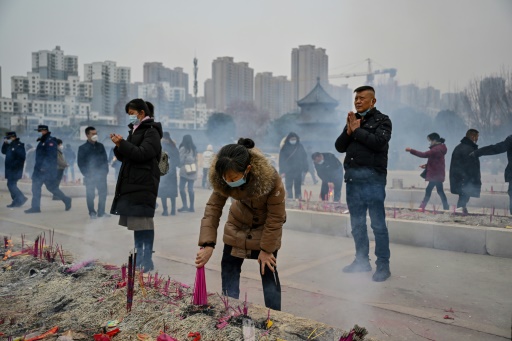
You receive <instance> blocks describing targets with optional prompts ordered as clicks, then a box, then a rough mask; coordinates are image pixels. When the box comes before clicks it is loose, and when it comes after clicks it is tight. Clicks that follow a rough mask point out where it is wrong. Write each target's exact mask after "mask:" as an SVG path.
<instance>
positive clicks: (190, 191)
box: [180, 176, 194, 209]
mask: <svg viewBox="0 0 512 341" xmlns="http://www.w3.org/2000/svg"><path fill="white" fill-rule="evenodd" d="M185 186H187V190H188V195H189V197H190V206H188V205H187V192H185ZM180 196H181V201H182V202H183V207H185V208H186V207H189V208H190V209H193V208H194V180H189V179H186V178H184V177H182V176H180Z"/></svg>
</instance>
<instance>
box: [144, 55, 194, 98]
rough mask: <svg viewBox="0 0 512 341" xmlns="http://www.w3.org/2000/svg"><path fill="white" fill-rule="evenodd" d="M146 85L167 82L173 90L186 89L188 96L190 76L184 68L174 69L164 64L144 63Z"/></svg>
mask: <svg viewBox="0 0 512 341" xmlns="http://www.w3.org/2000/svg"><path fill="white" fill-rule="evenodd" d="M143 79H144V83H146V84H149V83H160V82H167V83H169V85H170V86H171V87H172V88H184V89H185V93H186V94H187V95H188V74H187V73H185V72H183V68H181V67H176V68H174V69H170V68H167V67H165V66H163V64H162V63H158V62H152V63H144V78H143Z"/></svg>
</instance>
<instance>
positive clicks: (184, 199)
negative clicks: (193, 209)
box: [178, 191, 188, 212]
mask: <svg viewBox="0 0 512 341" xmlns="http://www.w3.org/2000/svg"><path fill="white" fill-rule="evenodd" d="M180 196H181V202H182V203H183V206H182V207H181V208H178V212H188V205H187V193H186V192H185V191H183V192H181V191H180Z"/></svg>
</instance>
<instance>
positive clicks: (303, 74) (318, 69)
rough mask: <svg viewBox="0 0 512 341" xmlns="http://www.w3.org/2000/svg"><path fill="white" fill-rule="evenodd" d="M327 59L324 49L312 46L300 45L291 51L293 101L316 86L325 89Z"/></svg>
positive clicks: (326, 82) (326, 83)
mask: <svg viewBox="0 0 512 341" xmlns="http://www.w3.org/2000/svg"><path fill="white" fill-rule="evenodd" d="M328 67H329V58H328V56H327V54H326V53H325V49H322V48H315V46H314V45H300V46H299V47H298V48H294V49H292V83H293V96H294V98H293V99H294V101H298V100H300V99H301V98H303V97H304V96H306V95H307V94H308V93H309V92H310V91H311V90H312V89H313V88H314V87H315V86H316V84H317V78H320V84H321V85H322V86H324V87H326V86H327V85H328V84H329V82H328V78H327V77H328Z"/></svg>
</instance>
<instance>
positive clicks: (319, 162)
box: [316, 159, 324, 165]
mask: <svg viewBox="0 0 512 341" xmlns="http://www.w3.org/2000/svg"><path fill="white" fill-rule="evenodd" d="M323 163H324V160H323V159H322V160H320V161H318V162H317V163H316V164H317V165H321V164H323Z"/></svg>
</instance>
